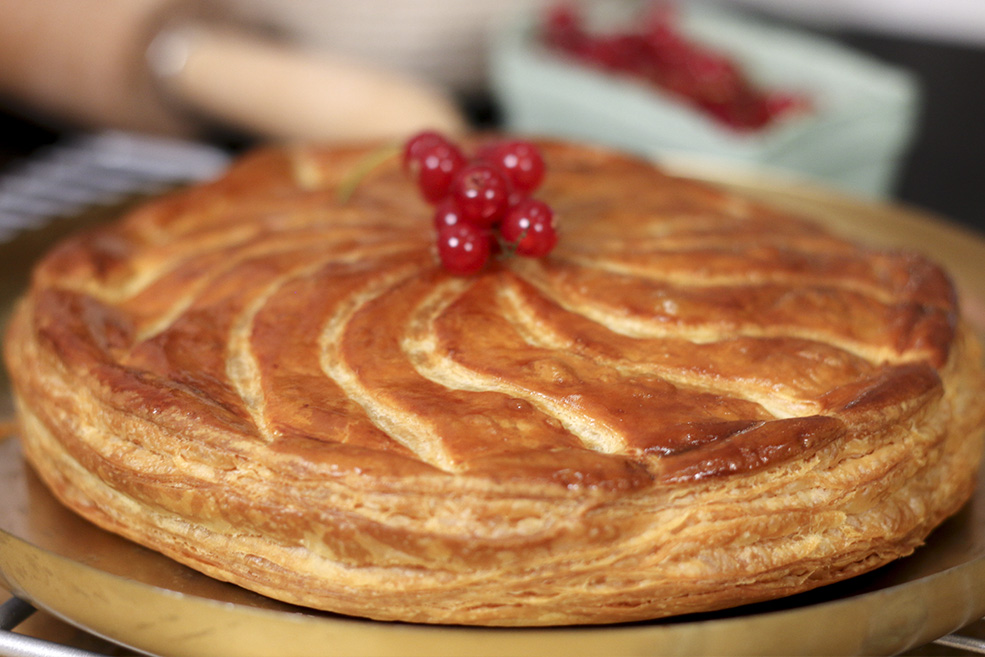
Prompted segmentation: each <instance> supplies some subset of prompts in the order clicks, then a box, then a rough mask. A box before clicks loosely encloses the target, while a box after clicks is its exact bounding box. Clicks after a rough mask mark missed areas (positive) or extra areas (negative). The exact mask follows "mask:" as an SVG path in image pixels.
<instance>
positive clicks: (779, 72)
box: [490, 3, 919, 197]
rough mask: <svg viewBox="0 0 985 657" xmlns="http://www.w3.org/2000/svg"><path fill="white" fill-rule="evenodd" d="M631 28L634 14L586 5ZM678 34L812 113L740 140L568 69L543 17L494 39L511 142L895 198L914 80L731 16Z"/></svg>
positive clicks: (693, 14)
mask: <svg viewBox="0 0 985 657" xmlns="http://www.w3.org/2000/svg"><path fill="white" fill-rule="evenodd" d="M585 7H586V11H587V12H588V14H589V15H588V18H589V20H590V21H591V22H593V23H596V24H598V25H606V24H613V25H625V24H626V22H625V21H626V20H630V19H631V18H630V17H631V12H632V11H633V10H634V8H635V5H633V4H632V3H628V4H627V3H611V4H610V3H606V4H587V5H585ZM679 13H680V18H681V23H680V25H681V29H682V30H683V31H684V32H685V33H686V34H688V35H689V36H691V37H692V38H693V39H695V40H697V41H699V42H701V43H705V44H707V45H709V46H712V47H714V48H715V49H717V50H719V51H722V52H725V53H728V54H729V55H730V56H732V57H733V58H734V59H735V60H736V61H737V62H738V63H739V64H740V65H741V66H742V67H743V68H744V70H745V71H746V72H747V74H748V75H749V76H750V77H751V78H752V79H753V80H754V81H756V82H757V83H759V84H761V85H763V86H765V87H767V88H772V89H778V90H783V91H794V92H797V93H804V94H806V95H807V96H808V97H809V98H810V99H811V101H812V103H813V109H812V111H811V112H809V113H807V114H801V115H796V116H790V117H786V118H783V119H781V120H779V121H777V122H775V123H774V124H772V125H771V126H769V127H768V128H767V129H765V130H762V131H757V132H753V133H738V132H735V131H733V130H731V129H729V128H727V127H725V126H722V125H720V124H718V123H716V122H715V121H714V119H711V118H709V117H706V116H705V115H704V114H702V113H700V112H699V111H697V110H695V109H693V108H691V107H690V106H688V105H687V104H685V102H684V101H681V100H678V99H677V98H675V97H673V96H671V95H669V94H666V93H663V92H661V91H660V90H659V89H655V88H654V87H653V86H650V85H647V84H646V83H643V82H640V81H637V80H634V79H631V78H629V77H621V76H618V75H614V74H611V73H606V72H601V71H597V70H593V69H592V68H590V67H587V66H585V65H582V64H579V63H577V62H574V61H572V60H569V59H566V58H565V57H564V56H563V55H561V54H557V53H554V52H551V51H549V50H547V49H546V48H544V47H543V46H541V45H540V44H539V43H538V41H537V39H536V38H535V25H536V21H537V20H538V19H539V17H538V16H533V15H528V16H525V17H523V18H522V19H521V20H519V21H517V22H516V23H514V24H512V25H511V26H509V27H507V28H505V29H503V30H501V31H500V32H498V33H497V34H496V35H495V37H494V40H493V43H492V46H491V53H490V67H491V69H490V76H491V79H490V82H491V85H492V89H493V92H494V94H495V96H496V99H497V101H498V102H499V103H500V105H501V107H502V110H503V113H504V121H505V126H506V127H507V128H508V129H510V130H513V131H516V132H520V133H525V134H536V135H545V136H557V137H565V138H571V139H576V140H582V141H591V142H598V143H601V144H606V145H611V146H615V147H618V148H622V149H626V150H629V151H633V152H636V153H639V154H642V155H644V156H647V157H651V158H654V159H657V160H671V161H673V160H681V159H684V160H687V161H689V162H693V161H695V160H698V161H700V162H702V163H708V162H711V163H715V164H720V163H724V164H726V165H729V166H732V167H735V166H740V167H749V166H751V167H755V168H757V169H761V170H767V171H775V172H778V173H782V174H786V175H788V176H790V175H792V176H793V177H796V178H804V179H807V180H810V181H813V182H819V183H822V184H825V185H827V186H831V187H835V188H838V189H841V190H843V191H846V192H850V193H854V194H858V195H863V196H869V197H885V196H889V195H891V193H892V189H893V184H894V181H895V179H896V177H897V173H898V170H899V167H900V163H901V159H902V157H903V156H904V155H905V151H906V148H907V146H908V144H909V142H910V139H911V137H912V134H913V131H914V127H915V124H916V121H917V116H918V109H919V89H918V85H917V83H916V80H915V79H914V77H913V76H912V75H911V74H909V73H908V72H906V71H903V70H901V69H899V68H894V67H891V66H889V65H887V64H885V63H882V62H879V61H876V60H874V59H872V58H870V57H867V56H863V55H861V54H859V53H857V52H854V51H852V50H849V49H847V48H845V47H843V46H841V45H840V44H837V43H834V42H832V41H829V40H826V39H822V38H818V37H816V36H814V35H810V34H806V33H802V32H799V31H796V30H791V29H789V28H780V27H776V26H774V25H772V24H769V23H767V22H763V21H759V20H756V19H753V18H750V17H747V16H743V15H740V14H737V13H732V12H729V11H726V10H724V9H722V8H720V7H712V6H704V5H692V4H682V5H681V6H680V7H679Z"/></svg>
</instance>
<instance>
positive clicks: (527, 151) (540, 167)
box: [479, 141, 545, 194]
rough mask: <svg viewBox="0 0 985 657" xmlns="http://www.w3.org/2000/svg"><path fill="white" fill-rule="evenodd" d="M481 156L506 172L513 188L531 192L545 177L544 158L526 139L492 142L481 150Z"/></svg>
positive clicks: (518, 190)
mask: <svg viewBox="0 0 985 657" xmlns="http://www.w3.org/2000/svg"><path fill="white" fill-rule="evenodd" d="M479 158H480V159H481V160H483V161H485V162H488V163H489V164H492V165H493V166H496V167H499V169H500V170H501V171H502V172H503V173H505V174H506V177H507V178H508V179H509V181H510V183H511V184H512V186H513V189H514V190H515V191H517V192H521V193H525V194H529V193H530V192H532V191H534V190H535V189H537V187H538V186H539V185H540V182H541V181H542V180H543V179H544V168H545V167H544V158H543V157H542V156H541V154H540V150H539V149H538V148H537V147H536V146H534V145H533V144H531V143H530V142H526V141H507V142H501V143H496V144H491V145H489V146H487V147H485V148H483V149H482V150H481V151H480V152H479Z"/></svg>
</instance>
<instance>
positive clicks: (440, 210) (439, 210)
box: [434, 197, 462, 230]
mask: <svg viewBox="0 0 985 657" xmlns="http://www.w3.org/2000/svg"><path fill="white" fill-rule="evenodd" d="M461 222H462V213H461V212H460V211H459V209H458V204H457V203H455V199H453V198H451V197H448V198H444V199H442V200H441V201H439V202H438V205H436V206H435V207H434V227H435V228H436V229H438V230H441V229H442V228H445V227H446V226H454V225H455V224H458V223H461Z"/></svg>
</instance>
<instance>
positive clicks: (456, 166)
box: [411, 140, 466, 203]
mask: <svg viewBox="0 0 985 657" xmlns="http://www.w3.org/2000/svg"><path fill="white" fill-rule="evenodd" d="M465 164H466V160H465V156H464V155H462V152H461V151H460V150H458V147H457V146H455V145H454V144H451V143H449V142H447V141H443V140H442V141H441V142H432V143H430V144H427V145H422V146H421V147H420V148H418V150H417V152H416V160H412V161H411V171H412V173H416V176H417V186H418V188H419V189H420V190H421V193H422V194H423V195H424V198H425V199H426V200H427V201H428V203H436V202H438V201H440V200H441V199H443V198H444V197H445V196H447V195H448V188H449V187H450V186H451V183H452V181H453V180H454V179H455V176H456V175H458V172H459V171H461V170H462V168H463V167H464V166H465Z"/></svg>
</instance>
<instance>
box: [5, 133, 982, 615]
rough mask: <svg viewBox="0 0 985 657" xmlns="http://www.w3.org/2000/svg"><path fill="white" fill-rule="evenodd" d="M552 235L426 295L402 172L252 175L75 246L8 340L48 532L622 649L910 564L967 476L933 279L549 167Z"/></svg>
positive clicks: (394, 608)
mask: <svg viewBox="0 0 985 657" xmlns="http://www.w3.org/2000/svg"><path fill="white" fill-rule="evenodd" d="M543 148H544V151H545V157H546V159H547V161H548V165H549V175H548V179H547V181H546V182H545V184H544V188H543V190H542V193H541V195H542V196H543V197H544V198H545V199H546V200H548V202H549V203H550V204H551V205H552V207H553V208H554V209H555V212H556V213H557V216H558V218H559V219H558V221H559V231H560V234H561V236H562V237H561V241H560V243H559V245H558V247H557V248H556V250H555V252H554V253H553V254H552V256H551V257H549V258H547V259H544V260H527V259H522V258H513V259H510V260H508V261H502V262H498V263H496V264H495V265H493V266H492V267H491V268H489V269H488V270H487V271H486V272H484V273H483V274H481V275H478V276H475V277H467V278H461V277H455V276H451V275H449V274H447V273H445V272H443V271H442V270H441V269H440V267H439V266H437V265H436V261H435V258H434V256H433V253H432V246H431V238H432V231H431V225H430V216H429V214H428V210H427V207H426V206H425V205H424V203H423V202H422V201H420V200H419V199H417V197H416V195H415V194H414V192H413V191H412V189H411V185H410V183H409V182H407V181H406V180H405V179H404V177H403V176H402V174H401V172H400V171H399V167H398V166H397V164H396V163H391V164H389V165H386V166H383V167H380V168H379V169H377V170H375V171H373V172H372V173H371V174H370V175H369V176H368V177H367V178H366V179H365V180H363V181H362V182H361V184H360V185H359V187H358V188H357V189H356V192H355V194H354V196H353V197H352V198H351V199H350V200H349V201H347V202H345V203H340V201H339V199H338V195H337V190H338V187H339V185H341V184H342V183H343V182H344V179H345V177H346V175H347V174H348V173H349V172H350V171H352V170H353V169H354V168H355V167H356V166H357V165H358V162H359V161H360V159H361V158H364V157H365V156H366V154H367V152H368V151H367V150H365V149H360V148H352V149H335V150H327V149H326V150H322V149H317V148H300V147H299V148H293V149H283V150H276V149H271V150H266V151H262V152H258V153H256V154H254V155H252V156H250V157H248V158H246V159H245V160H244V162H242V163H241V164H239V165H237V166H236V167H235V168H234V169H233V170H232V171H231V172H230V173H229V174H228V175H227V176H226V177H224V178H223V179H221V180H219V181H217V182H215V183H212V184H209V185H204V186H201V187H197V188H193V189H189V190H185V191H182V192H179V193H177V194H173V195H169V196H167V197H164V198H162V199H159V200H156V201H153V202H151V203H149V204H147V205H145V206H143V207H140V208H137V209H136V210H135V211H133V212H131V213H130V214H129V215H128V216H127V217H126V218H125V219H124V220H123V221H122V222H120V223H117V224H115V225H112V226H110V227H108V228H106V229H103V230H100V231H96V232H94V233H92V234H89V235H86V236H83V237H79V238H76V239H72V240H69V241H67V242H66V243H64V244H62V245H60V246H59V247H58V248H57V249H55V250H54V252H53V253H51V254H50V255H49V256H48V257H47V258H46V259H45V260H44V261H43V262H42V263H41V265H40V266H39V268H38V269H37V271H36V272H35V277H34V281H33V284H32V289H31V292H30V294H29V296H28V297H27V300H26V302H25V303H24V304H22V306H21V308H20V310H19V312H18V315H17V319H16V320H15V322H14V326H13V328H12V330H11V332H10V337H9V339H8V341H7V359H8V363H9V364H10V369H11V371H12V374H13V377H14V380H15V387H16V390H17V393H18V399H19V405H20V410H21V419H22V423H23V427H24V434H25V450H26V452H27V454H28V457H29V458H30V459H31V461H32V462H33V463H34V464H35V467H36V468H37V469H38V471H39V472H40V473H41V475H42V477H43V478H45V480H46V481H47V482H48V483H49V485H50V486H51V487H52V489H53V490H54V491H55V492H56V493H57V494H58V495H59V496H60V497H61V498H62V499H63V500H65V501H66V502H67V503H68V504H69V505H70V506H72V507H73V508H76V509H77V510H79V511H80V512H81V513H82V514H83V515H86V516H87V517H89V518H91V519H93V520H95V521H96V522H97V523H100V524H102V525H103V526H106V527H109V528H111V529H113V530H114V531H118V532H120V533H122V534H124V535H125V536H129V537H131V538H134V539H136V540H138V541H140V542H143V543H145V544H148V545H150V546H151V547H154V548H156V549H158V550H161V551H162V552H164V553H166V554H169V555H171V556H173V557H175V558H177V559H179V560H180V561H183V562H185V563H188V564H190V565H193V566H194V567H196V568H199V569H200V570H203V571H204V572H206V573H209V574H211V575H214V576H216V577H219V578H222V579H228V580H230V581H233V582H236V583H239V584H242V585H244V586H247V587H248V588H253V589H255V590H258V591H260V592H263V593H266V594H269V595H272V596H274V597H278V598H281V599H284V600H287V601H291V602H296V603H300V604H305V605H310V606H315V607H319V608H323V609H328V610H333V611H340V612H343V613H351V614H357V615H366V616H370V617H374V618H384V619H402V620H411V621H422V622H455V623H458V622H462V623H478V624H491V625H523V624H530V625H544V624H559V623H572V622H587V623H598V622H611V621H622V620H638V619H643V618H652V617H657V616H662V615H667V614H674V613H682V612H688V611H701V610H705V609H713V608H719V607H724V606H729V605H733V604H739V603H742V602H747V601H752V600H759V599H765V598H771V597H776V596H779V595H785V594H789V593H793V592H797V591H800V590H806V589H809V588H812V587H814V586H817V585H819V584H823V583H827V582H829V581H836V580H839V579H842V578H844V577H848V576H851V575H853V574H856V573H859V572H864V571H866V570H869V569H871V568H873V567H876V566H878V565H880V564H882V563H884V562H886V561H888V560H890V559H892V558H895V557H898V556H900V555H903V554H906V553H908V552H910V551H911V550H912V549H913V548H914V547H915V546H916V545H918V544H919V543H920V542H921V541H922V540H923V539H924V537H925V536H926V534H927V533H928V532H929V531H930V530H931V529H932V528H933V527H934V526H935V525H937V524H938V523H939V522H940V521H941V520H942V519H943V518H944V517H946V516H947V515H949V514H951V513H953V512H954V511H955V510H956V509H957V507H958V506H959V505H960V504H961V503H962V502H963V501H964V500H965V499H966V498H967V496H968V495H969V493H970V490H971V486H972V483H973V480H974V473H975V471H976V470H977V465H976V464H977V460H978V454H979V451H980V445H979V440H978V429H979V428H980V425H981V415H982V413H981V411H980V410H978V409H977V408H976V407H975V405H974V404H973V401H972V398H973V396H974V394H977V393H979V392H981V390H982V383H981V374H980V371H979V369H978V361H979V357H978V352H977V346H976V345H975V344H974V341H973V340H972V339H971V338H970V336H969V331H968V329H967V328H966V327H965V326H964V325H963V323H961V321H960V320H959V317H958V314H957V302H956V298H955V293H954V290H953V288H952V286H951V283H950V282H949V280H948V278H947V276H946V275H945V274H944V273H943V272H942V271H941V270H940V269H939V268H938V267H937V266H936V265H933V264H932V263H930V262H928V261H927V260H925V259H923V258H921V257H919V256H915V255H912V254H902V253H888V252H882V251H878V250H873V249H864V248H861V247H859V246H856V245H854V244H852V243H850V242H848V241H846V240H843V239H840V238H838V237H835V236H833V235H832V234H830V233H828V232H826V231H825V230H824V229H822V228H820V227H817V226H815V225H813V224H811V223H808V222H805V221H801V220H797V219H793V218H790V217H787V216H784V215H783V213H781V212H779V211H776V210H772V209H769V208H766V207H763V206H762V205H759V204H756V203H753V202H751V201H748V200H745V199H743V198H741V197H738V196H735V195H732V194H729V193H726V192H722V191H718V190H715V189H712V188H710V187H708V186H705V185H702V184H699V183H694V182H689V181H684V180H678V179H675V178H671V177H668V176H666V175H664V174H662V173H661V172H659V171H657V170H655V169H653V168H652V167H651V166H649V165H647V164H645V163H643V162H639V161H636V160H633V159H629V158H626V157H623V156H620V155H617V154H614V153H610V152H606V151H600V150H591V149H586V148H581V147H576V146H570V145H564V144H558V143H544V144H543Z"/></svg>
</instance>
